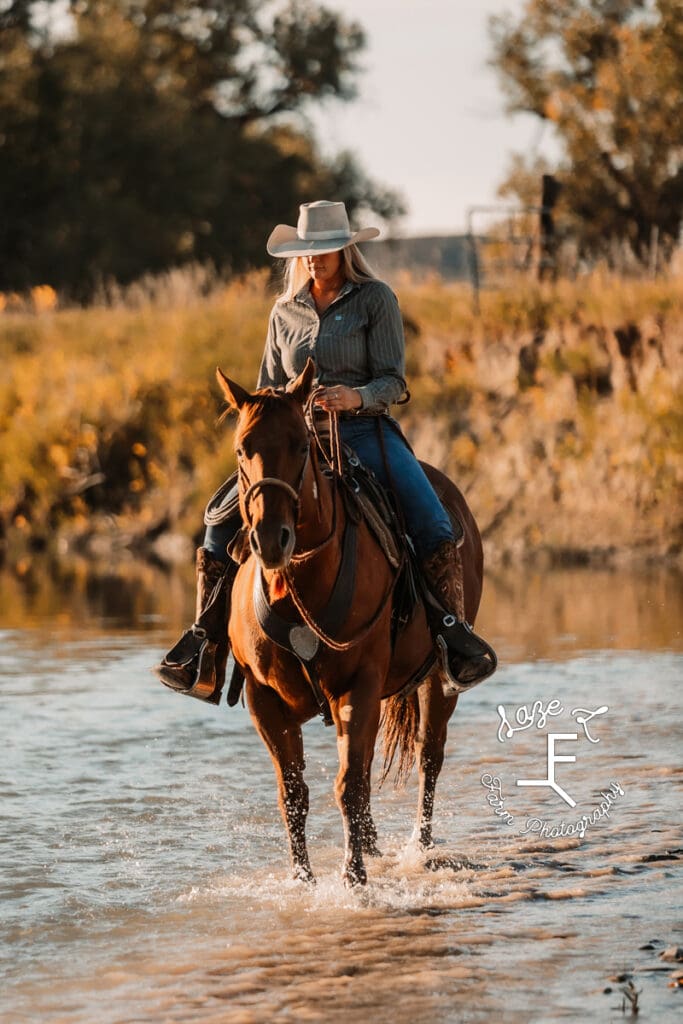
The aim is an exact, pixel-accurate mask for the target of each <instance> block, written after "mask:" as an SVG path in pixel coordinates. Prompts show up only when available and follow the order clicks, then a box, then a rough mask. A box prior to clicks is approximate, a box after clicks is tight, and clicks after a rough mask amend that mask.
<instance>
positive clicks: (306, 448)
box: [301, 441, 308, 455]
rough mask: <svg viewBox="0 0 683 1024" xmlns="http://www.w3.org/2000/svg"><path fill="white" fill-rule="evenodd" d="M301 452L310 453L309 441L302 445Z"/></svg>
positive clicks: (303, 453)
mask: <svg viewBox="0 0 683 1024" xmlns="http://www.w3.org/2000/svg"><path fill="white" fill-rule="evenodd" d="M301 454H302V455H308V441H307V442H306V444H302V445H301Z"/></svg>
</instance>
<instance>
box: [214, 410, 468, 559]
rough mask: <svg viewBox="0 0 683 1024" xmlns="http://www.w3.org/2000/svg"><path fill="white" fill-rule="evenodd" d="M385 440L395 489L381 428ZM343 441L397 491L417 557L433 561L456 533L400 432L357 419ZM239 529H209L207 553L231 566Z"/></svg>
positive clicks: (343, 425) (345, 428)
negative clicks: (229, 547)
mask: <svg viewBox="0 0 683 1024" xmlns="http://www.w3.org/2000/svg"><path fill="white" fill-rule="evenodd" d="M378 424H379V427H380V429H381V430H382V436H383V438H384V449H385V451H386V455H387V461H388V463H389V470H390V472H391V483H390V482H389V478H388V476H387V473H386V471H385V468H384V459H383V457H382V449H381V447H380V441H379V435H378V430H377V425H378ZM339 428H340V432H341V438H342V441H344V443H345V444H347V445H349V447H350V448H353V450H354V451H355V452H356V453H357V455H358V457H359V458H360V460H361V462H363V463H365V465H366V466H368V467H369V468H370V469H371V470H372V472H373V473H374V474H375V476H376V477H377V479H378V480H379V482H380V483H381V484H383V485H384V487H387V488H390V487H392V485H393V489H394V492H395V494H396V498H397V500H398V503H399V505H400V507H401V511H402V512H403V518H404V520H405V524H406V530H407V531H408V533H409V535H410V537H411V540H412V542H413V544H414V545H415V550H416V551H417V554H418V557H419V558H420V560H421V561H424V559H426V558H429V556H430V555H431V554H432V553H433V552H434V551H436V549H437V548H438V547H439V545H440V544H442V543H443V541H445V540H453V539H454V535H453V527H452V526H451V521H450V519H449V518H448V513H447V512H446V510H445V509H444V507H443V505H442V504H441V502H440V501H439V499H438V497H437V496H436V492H435V491H434V488H433V487H432V485H431V484H430V482H429V480H428V479H427V477H426V475H425V472H424V470H423V469H422V466H421V465H420V463H419V462H418V461H417V459H416V458H415V456H414V455H413V453H412V452H411V450H410V448H409V447H408V445H407V444H406V442H405V441H404V440H403V437H402V436H401V434H400V433H399V431H398V428H397V427H394V426H392V424H391V422H390V421H389V420H387V419H386V418H385V417H383V416H380V417H378V418H376V417H374V416H358V417H356V418H354V419H348V420H341V421H340V423H339ZM238 528H239V523H238V522H237V523H236V522H233V520H228V521H227V522H226V523H221V524H220V525H218V526H208V527H207V529H206V534H205V536H204V547H205V548H207V549H208V550H209V551H210V552H211V554H212V555H213V557H214V558H216V559H217V560H218V561H220V562H227V561H228V554H227V551H226V545H227V544H228V543H229V541H231V540H232V538H233V536H234V534H235V531H236V530H237V529H238Z"/></svg>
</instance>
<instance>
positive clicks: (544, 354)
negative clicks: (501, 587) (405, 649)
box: [0, 268, 683, 548]
mask: <svg viewBox="0 0 683 1024" xmlns="http://www.w3.org/2000/svg"><path fill="white" fill-rule="evenodd" d="M394 286H395V288H396V291H397V293H398V295H399V297H400V300H401V305H402V309H403V311H404V314H405V316H406V320H407V323H408V327H409V331H408V374H409V381H410V387H411V392H412V395H413V401H412V402H411V404H410V405H409V406H408V407H407V408H406V409H405V410H403V411H402V412H401V416H402V418H403V419H404V422H405V426H406V429H407V431H408V432H409V434H410V436H411V438H412V439H413V440H414V442H415V443H416V447H417V449H418V451H419V453H420V454H421V455H423V456H425V457H428V458H431V459H432V460H433V461H435V462H438V463H440V464H442V465H443V466H444V467H445V468H446V469H447V470H448V471H449V472H451V473H452V474H453V475H454V476H455V477H456V478H457V479H458V480H459V482H460V483H461V485H462V486H464V487H465V489H466V490H467V491H468V493H469V494H470V495H471V498H472V502H473V504H474V507H475V509H476V511H477V514H478V515H479V517H480V519H481V520H482V523H483V525H484V526H485V527H486V526H488V527H489V537H490V540H491V542H492V543H493V542H494V541H495V538H496V537H499V538H502V537H506V538H507V539H506V540H505V545H507V546H508V547H509V545H510V544H513V541H512V540H510V538H513V539H514V538H516V540H515V541H514V543H518V545H519V544H521V545H522V546H525V547H527V548H531V547H534V546H543V545H544V544H553V545H556V546H562V545H565V546H567V547H571V546H572V545H575V544H577V543H579V541H580V537H581V533H582V531H585V529H586V523H591V524H592V525H593V527H594V528H593V529H592V535H593V536H594V537H596V536H598V537H602V538H603V539H604V540H605V542H607V540H608V539H609V537H610V536H612V537H613V536H615V533H614V531H615V523H617V522H618V521H621V522H622V523H624V522H627V524H628V525H627V526H625V527H624V529H622V531H621V533H622V534H623V533H624V532H625V530H631V531H633V530H634V529H636V526H637V524H638V523H639V522H641V523H642V521H643V520H644V521H645V522H646V523H649V524H651V525H652V527H653V529H654V528H656V529H657V530H660V531H661V530H663V531H664V532H665V533H668V534H669V535H670V536H673V534H674V533H675V529H676V526H675V503H676V493H677V488H679V487H680V485H681V481H682V474H683V469H682V468H681V457H680V448H681V436H682V432H683V408H682V404H681V398H680V394H681V383H682V381H681V367H682V366H683V359H682V358H681V355H682V353H681V349H682V343H683V279H681V278H678V279H674V280H669V281H655V282H647V281H626V282H624V281H619V280H616V279H614V278H610V277H609V276H607V275H605V274H593V275H592V276H591V277H589V278H586V279H585V280H582V281H580V282H575V283H571V282H561V283H559V284H557V285H556V286H548V285H545V286H542V287H541V286H539V285H536V284H533V283H529V282H520V283H519V285H518V286H516V287H514V288H509V289H506V290H501V291H497V292H490V293H484V294H483V295H482V303H481V315H480V316H475V314H474V312H473V308H472V301H471V293H470V290H469V288H467V287H465V286H463V285H447V284H445V283H443V282H442V281H440V280H437V279H435V280H430V281H426V282H415V281H411V280H410V279H409V278H407V277H403V278H399V279H397V280H396V281H395V282H394ZM34 291H35V294H36V295H37V296H38V299H36V298H35V297H33V298H32V299H31V300H30V302H29V303H28V305H27V304H26V303H25V304H24V308H21V301H20V300H19V299H17V298H16V297H14V298H12V301H6V302H5V309H4V312H0V347H1V350H2V352H3V355H4V356H5V366H6V367H7V372H6V373H5V375H4V376H3V379H2V382H0V525H1V526H3V527H4V530H5V532H7V531H9V532H10V534H11V536H12V538H13V539H17V540H20V539H21V537H22V536H24V537H26V538H31V539H32V540H33V541H35V540H36V538H37V539H42V540H49V539H50V537H51V536H53V535H54V534H55V533H60V534H61V535H71V534H78V533H79V532H82V531H87V530H90V529H92V528H93V523H95V524H96V528H97V529H100V530H109V531H112V530H114V531H122V530H123V531H126V530H129V531H131V532H132V533H140V532H144V531H145V530H152V529H154V528H161V526H163V528H164V529H170V530H177V531H180V532H185V533H193V532H195V531H196V529H197V527H198V525H199V522H200V511H201V507H202V506H203V503H204V501H205V499H206V497H207V495H208V494H209V493H211V491H212V490H213V489H214V488H215V486H216V485H217V483H218V482H220V480H221V478H222V476H223V475H225V474H227V472H228V471H229V469H230V468H231V465H232V456H231V453H230V445H229V437H228V436H226V434H227V435H229V427H228V428H227V430H226V428H221V429H217V428H216V426H215V421H216V417H217V415H218V412H219V410H220V399H219V394H218V389H217V387H216V386H215V384H214V377H213V375H214V370H215V367H216V365H217V364H220V365H221V366H222V367H223V369H224V370H225V371H226V372H227V373H229V375H230V376H232V377H234V378H235V379H237V380H239V381H241V382H243V383H245V384H247V385H249V384H250V383H251V382H253V381H254V380H255V377H256V373H257V368H258V363H259V359H260V354H261V350H262V346H263V341H264V336H265V329H266V323H267V315H268V310H269V307H270V304H271V301H272V299H271V296H270V295H269V293H268V290H267V278H266V276H265V275H263V274H259V275H253V276H251V277H249V278H247V279H245V280H241V281H235V282H233V283H231V284H229V285H222V284H220V283H218V282H216V281H214V280H213V279H212V278H211V277H210V275H207V274H206V273H205V272H201V271H199V270H197V269H196V268H195V269H194V270H192V271H190V272H187V273H185V274H179V273H177V272H176V273H175V274H171V275H166V276H165V277H164V278H163V279H156V280H155V281H147V282H142V283H140V284H138V285H137V286H135V287H134V288H131V289H128V290H126V292H117V291H115V290H110V292H109V294H108V295H107V296H103V298H102V301H101V302H100V304H98V305H95V306H93V307H91V308H89V309H59V306H58V304H57V305H55V303H54V302H52V301H49V302H48V301H47V300H48V298H49V296H47V293H46V292H40V291H38V290H34ZM207 293H208V294H207ZM46 296H47V297H46ZM10 298H11V297H10ZM629 327H633V328H635V329H636V330H637V332H638V340H636V341H635V342H634V343H633V346H632V351H630V352H629V354H628V355H625V354H624V352H623V351H622V349H621V347H620V341H619V336H618V335H619V332H620V331H622V332H623V331H624V330H627V329H629ZM606 494H607V495H608V498H607V499H606V498H605V495H606ZM539 502H540V506H541V507H542V515H539V512H538V507H539ZM534 505H535V506H536V511H534ZM617 512H618V513H619V514H617ZM625 512H626V514H625ZM596 517H597V520H598V521H597V527H596V526H595V523H596ZM570 521H571V522H574V523H576V529H574V528H569V527H568V525H567V524H568V522H570ZM539 522H542V524H543V525H542V527H539V525H538V523H539ZM650 532H652V531H650ZM641 533H642V531H641ZM513 547H514V544H513Z"/></svg>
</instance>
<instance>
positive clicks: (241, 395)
mask: <svg viewBox="0 0 683 1024" xmlns="http://www.w3.org/2000/svg"><path fill="white" fill-rule="evenodd" d="M216 380H217V381H218V386H219V387H220V389H221V391H222V392H223V394H224V395H225V400H226V402H227V403H228V405H229V406H230V408H231V409H232V410H233V411H234V412H239V410H240V409H241V408H242V406H243V405H244V404H245V402H248V401H249V399H250V398H251V395H250V394H249V392H248V391H245V390H244V388H243V387H240V385H239V384H236V383H235V381H234V380H230V378H229V377H226V376H225V374H224V373H223V371H222V370H221V368H220V366H217V367H216Z"/></svg>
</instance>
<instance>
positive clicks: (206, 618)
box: [153, 548, 238, 704]
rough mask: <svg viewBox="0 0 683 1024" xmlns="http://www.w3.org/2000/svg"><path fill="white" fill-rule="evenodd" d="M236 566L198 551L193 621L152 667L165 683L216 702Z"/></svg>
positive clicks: (223, 660) (219, 695) (190, 695)
mask: <svg viewBox="0 0 683 1024" xmlns="http://www.w3.org/2000/svg"><path fill="white" fill-rule="evenodd" d="M237 568H238V567H237V566H236V565H235V563H234V562H232V561H230V562H229V563H228V564H227V565H226V564H225V563H224V562H219V561H218V560H217V559H215V558H213V557H212V556H211V554H210V553H209V552H208V551H207V550H206V548H199V549H198V550H197V611H196V615H197V618H196V621H195V623H194V625H193V626H191V627H190V629H188V630H186V631H185V632H184V633H183V635H182V636H181V638H180V640H179V641H178V643H177V644H176V645H175V647H173V648H171V650H170V651H169V652H168V654H167V655H166V656H165V658H164V659H163V661H162V662H161V664H159V665H156V666H155V667H154V669H153V671H154V672H156V674H157V675H158V676H159V679H161V681H162V683H164V685H165V686H168V687H170V689H171V690H176V691H177V692H178V693H184V694H186V695H187V696H188V697H197V698H198V699H199V700H204V701H208V702H209V703H211V704H218V703H219V701H220V699H221V691H222V689H223V683H224V682H225V665H226V662H227V659H228V650H229V645H228V636H227V621H228V614H229V609H230V592H231V590H232V584H233V581H234V579H235V575H236V573H237Z"/></svg>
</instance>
